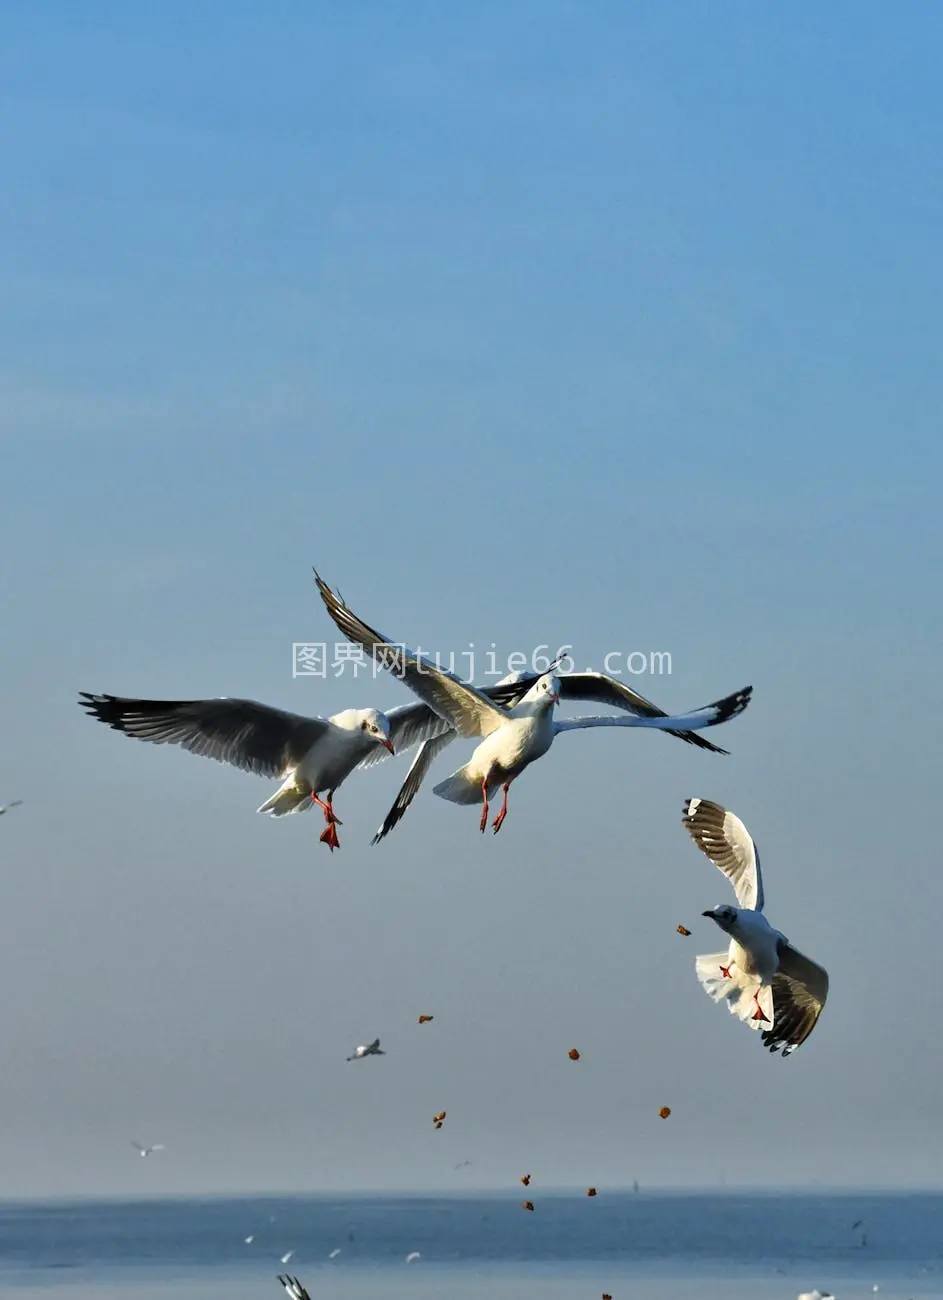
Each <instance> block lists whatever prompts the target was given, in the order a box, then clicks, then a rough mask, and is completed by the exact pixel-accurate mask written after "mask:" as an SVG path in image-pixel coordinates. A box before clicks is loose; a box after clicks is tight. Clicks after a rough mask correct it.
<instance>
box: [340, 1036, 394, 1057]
mask: <svg viewBox="0 0 943 1300" xmlns="http://www.w3.org/2000/svg"><path fill="white" fill-rule="evenodd" d="M365 1056H386V1052H381V1051H380V1040H379V1038H375V1039H374V1040H373V1042H372V1043H368V1044H367V1046H366V1047H357V1048H355V1049H354V1054H353V1056H348V1058H347V1059H348V1061H362V1060H363V1058H364V1057H365Z"/></svg>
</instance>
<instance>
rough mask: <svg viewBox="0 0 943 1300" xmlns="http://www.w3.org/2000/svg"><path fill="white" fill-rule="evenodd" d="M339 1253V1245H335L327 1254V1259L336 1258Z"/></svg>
mask: <svg viewBox="0 0 943 1300" xmlns="http://www.w3.org/2000/svg"><path fill="white" fill-rule="evenodd" d="M340 1253H341V1248H340V1246H335V1247H334V1249H333V1250H332V1251H331V1253H330V1255H328V1259H337V1257H338V1255H339V1254H340Z"/></svg>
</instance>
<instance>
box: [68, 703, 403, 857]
mask: <svg viewBox="0 0 943 1300" xmlns="http://www.w3.org/2000/svg"><path fill="white" fill-rule="evenodd" d="M79 703H80V704H81V706H82V707H83V708H84V709H85V710H86V711H87V712H88V713H89V714H91V716H92V717H94V718H97V719H98V721H99V722H103V723H105V725H106V726H109V727H111V728H112V729H113V730H115V731H121V732H123V733H124V735H126V736H132V737H133V738H134V739H135V740H147V741H150V742H151V743H152V744H154V745H167V744H171V745H182V746H183V748H184V749H189V750H190V752H191V753H192V754H201V755H203V756H204V757H206V758H215V759H216V760H217V762H220V763H231V764H232V766H233V767H239V768H242V770H243V771H244V772H254V773H255V774H256V775H257V776H268V777H271V778H273V779H275V778H280V779H281V781H282V785H281V786H280V787H279V788H278V789H277V790H276V791H275V793H274V794H273V795H272V796H271V798H269V799H266V801H265V803H264V804H262V805H261V807H260V808H259V809H258V810H257V811H258V812H260V813H271V814H272V816H273V817H282V816H284V815H285V814H286V813H295V812H305V811H306V810H307V809H308V808H310V807H311V806H312V804H317V805H318V807H319V808H320V809H321V810H322V812H323V813H324V820H325V821H326V822H327V826H326V828H325V830H324V832H323V834H322V835H321V841H322V842H323V843H324V844H327V846H328V847H329V848H330V849H331V851H332V852H333V850H334V849H336V848H337V847H338V838H337V830H336V827H337V826H339V825H340V822H339V820H338V818H337V817H336V816H335V814H334V804H333V799H334V792H335V791H336V790H337V788H338V786H339V785H341V783H342V782H343V781H344V780H345V779H346V778H347V777H348V776H349V775H350V773H351V772H352V771H353V770H354V768H355V767H357V766H359V765H360V764H361V763H363V762H364V760H365V759H366V758H368V757H369V756H372V755H374V754H376V753H377V752H378V751H380V750H382V751H383V752H384V753H387V752H388V753H390V754H392V753H393V742H392V740H391V739H390V725H391V724H390V720H389V718H387V717H386V716H385V714H382V713H379V712H378V711H377V710H376V709H344V710H343V712H341V713H335V714H334V715H333V717H330V718H304V717H301V716H300V715H299V714H297V713H286V712H285V711H284V710H283V709H273V708H270V707H269V705H267V704H257V703H256V702H255V700H230V699H225V698H224V699H218V700H134V699H128V698H125V697H124V696H120V695H89V694H88V692H86V691H82V692H80V698H79ZM322 791H325V792H326V793H327V799H326V800H324V799H322V798H321V797H320V796H321V792H322Z"/></svg>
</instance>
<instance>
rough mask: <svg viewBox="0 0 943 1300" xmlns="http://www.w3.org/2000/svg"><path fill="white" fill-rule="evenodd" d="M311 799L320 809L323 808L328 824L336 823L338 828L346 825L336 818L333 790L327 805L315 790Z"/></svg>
mask: <svg viewBox="0 0 943 1300" xmlns="http://www.w3.org/2000/svg"><path fill="white" fill-rule="evenodd" d="M311 799H312V801H313V802H314V803H316V804H317V805H318V807H319V808H322V809H323V810H324V820H325V821H326V822H328V823H331V822H336V823H337V825H338V826H343V824H344V823H343V822H342V821H341V819H340V818H339V817H338V816H336V814H335V812H334V791H333V790H332V791H331V793H330V794H329V795H328V797H327V803H325V802H324V800H323V799H319V798H318V795H317V793H316V791H314V790H312V791H311Z"/></svg>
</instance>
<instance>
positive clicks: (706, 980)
mask: <svg viewBox="0 0 943 1300" xmlns="http://www.w3.org/2000/svg"><path fill="white" fill-rule="evenodd" d="M682 820H683V822H684V824H685V826H686V827H687V829H688V833H689V834H690V836H691V838H692V839H693V840H694V843H695V844H696V845H697V846H698V848H699V849H700V850H701V851H702V852H703V853H705V854H706V855H707V857H708V858H710V860H711V862H713V864H714V866H715V867H718V868H719V869H720V870H721V871H722V872H723V873H724V875H725V876H726V877H727V879H728V880H729V881H730V883H731V885H732V886H733V890H734V893H735V895H736V898H737V902H738V904H739V906H738V907H733V906H730V905H728V904H726V903H725V904H722V905H721V906H719V907H714V908H711V910H710V911H709V912H704V913H702V915H703V916H707V917H710V919H711V920H712V921H714V922H715V923H716V924H717V925H718V926H719V927H720V929H721V930H723V931H724V933H725V934H727V935H729V936H730V944H729V947H728V948H727V950H726V951H725V952H715V953H709V954H707V955H704V956H700V957H696V958H695V970H696V973H697V978H698V981H699V982H700V984H701V986H702V988H703V989H704V991H705V992H706V993H707V994H708V996H709V997H711V998H713V999H714V1001H715V1002H720V1001H721V1000H723V1001H725V1002H726V1003H727V1007H728V1010H729V1011H730V1012H731V1013H732V1014H733V1015H735V1016H737V1017H738V1018H739V1019H740V1020H743V1021H744V1022H745V1023H746V1024H748V1025H749V1026H750V1028H751V1029H761V1030H762V1031H763V1045H764V1047H768V1048H769V1050H770V1051H771V1052H778V1051H779V1050H780V1048H782V1054H783V1056H788V1055H789V1054H790V1052H793V1051H795V1049H796V1048H797V1047H799V1046H801V1044H802V1043H804V1042H805V1040H806V1039H807V1038H808V1037H809V1035H810V1034H811V1033H812V1030H813V1029H814V1028H815V1026H816V1024H817V1023H818V1019H819V1016H820V1015H821V1014H822V1008H823V1007H824V1006H825V999H826V998H827V997H828V972H827V971H826V970H825V969H824V968H823V967H822V966H819V965H818V964H817V963H816V962H814V961H811V960H810V959H809V958H808V957H804V956H803V955H802V953H801V952H797V951H796V949H795V948H793V946H792V944H791V943H790V942H789V940H788V939H787V938H786V936H785V935H784V934H781V933H780V932H779V930H774V929H773V927H772V926H771V925H770V923H769V922H768V921H767V919H766V917H765V916H764V915H763V903H764V897H763V877H762V875H761V873H760V855H759V853H758V852H757V848H756V845H755V844H754V843H753V840H752V838H751V836H750V833H749V831H748V830H747V828H746V827H745V826H744V824H743V822H742V821H741V820H740V818H739V817H737V816H736V815H735V814H734V813H732V812H729V811H728V810H727V809H726V808H722V807H721V806H720V804H716V803H711V802H710V800H709V799H688V800H686V801H685V805H684V815H683V818H682Z"/></svg>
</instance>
